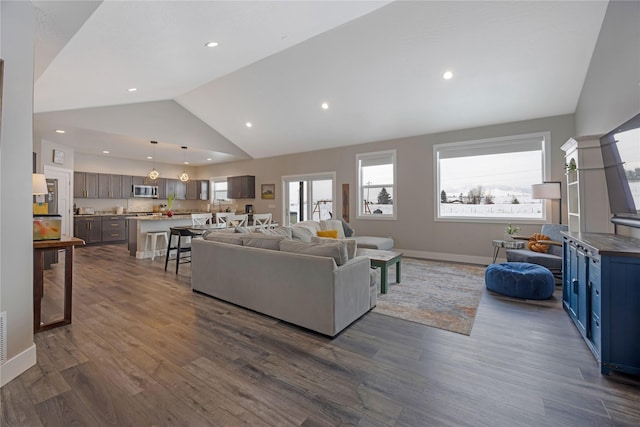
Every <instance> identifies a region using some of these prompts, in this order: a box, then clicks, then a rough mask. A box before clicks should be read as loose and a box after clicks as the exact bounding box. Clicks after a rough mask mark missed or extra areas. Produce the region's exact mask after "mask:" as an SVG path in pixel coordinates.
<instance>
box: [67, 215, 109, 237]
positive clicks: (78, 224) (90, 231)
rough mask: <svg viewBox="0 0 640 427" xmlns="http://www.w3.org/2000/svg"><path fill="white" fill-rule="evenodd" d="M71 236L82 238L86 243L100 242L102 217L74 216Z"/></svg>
mask: <svg viewBox="0 0 640 427" xmlns="http://www.w3.org/2000/svg"><path fill="white" fill-rule="evenodd" d="M73 236H74V237H77V238H78V239H82V240H84V241H85V243H86V244H91V243H100V242H102V218H101V217H99V216H90V217H89V216H88V217H76V218H74V221H73Z"/></svg>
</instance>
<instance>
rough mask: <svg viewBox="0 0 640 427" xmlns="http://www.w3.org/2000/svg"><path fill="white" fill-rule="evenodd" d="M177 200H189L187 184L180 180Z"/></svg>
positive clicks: (178, 181)
mask: <svg viewBox="0 0 640 427" xmlns="http://www.w3.org/2000/svg"><path fill="white" fill-rule="evenodd" d="M176 199H177V200H186V199H187V183H186V182H182V181H180V180H179V179H178V180H176Z"/></svg>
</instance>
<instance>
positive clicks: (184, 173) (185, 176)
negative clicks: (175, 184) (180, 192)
mask: <svg viewBox="0 0 640 427" xmlns="http://www.w3.org/2000/svg"><path fill="white" fill-rule="evenodd" d="M181 148H182V149H183V150H184V157H183V159H184V160H183V163H184V164H185V165H188V164H189V163H188V162H187V147H185V146H184V145H183V146H182V147H181ZM178 179H180V181H182V182H189V174H188V173H187V171H182V173H181V174H180V175H178Z"/></svg>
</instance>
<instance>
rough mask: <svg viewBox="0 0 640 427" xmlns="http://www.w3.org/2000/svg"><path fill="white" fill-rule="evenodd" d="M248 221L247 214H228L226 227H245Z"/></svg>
mask: <svg viewBox="0 0 640 427" xmlns="http://www.w3.org/2000/svg"><path fill="white" fill-rule="evenodd" d="M248 219H249V215H248V214H241V215H234V214H229V216H227V226H228V227H246V226H247V221H248Z"/></svg>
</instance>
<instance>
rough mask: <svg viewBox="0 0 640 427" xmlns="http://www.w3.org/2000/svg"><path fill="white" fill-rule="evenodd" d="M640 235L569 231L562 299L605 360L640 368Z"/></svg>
mask: <svg viewBox="0 0 640 427" xmlns="http://www.w3.org/2000/svg"><path fill="white" fill-rule="evenodd" d="M638 277H640V239H635V238H631V237H625V236H620V235H616V234H607V233H571V232H568V233H563V279H562V303H563V307H564V309H565V311H566V312H567V313H568V314H569V317H570V318H571V320H572V321H573V323H574V324H575V326H576V328H577V329H578V331H579V332H580V335H582V337H583V339H584V340H585V342H586V344H587V347H589V349H590V350H591V352H592V353H593V355H594V357H595V358H596V360H597V361H598V364H599V365H600V372H601V373H602V374H604V375H606V374H608V373H609V371H610V370H614V371H621V372H626V373H630V374H633V375H638V374H640V340H638V337H639V336H640V286H638Z"/></svg>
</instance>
